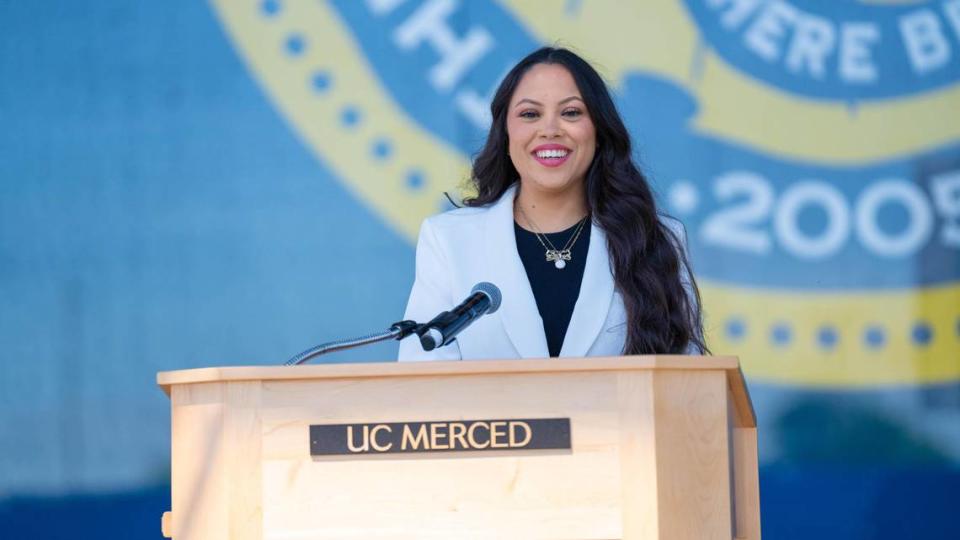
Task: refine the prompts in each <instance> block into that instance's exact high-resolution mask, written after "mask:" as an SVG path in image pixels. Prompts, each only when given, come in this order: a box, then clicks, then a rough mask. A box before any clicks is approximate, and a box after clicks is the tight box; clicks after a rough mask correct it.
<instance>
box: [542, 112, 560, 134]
mask: <svg viewBox="0 0 960 540" xmlns="http://www.w3.org/2000/svg"><path fill="white" fill-rule="evenodd" d="M561 134H562V130H561V129H560V122H559V118H557V117H556V116H555V115H548V116H545V117H544V118H543V125H542V126H541V127H540V135H541V136H542V137H547V138H553V137H559V136H560V135H561Z"/></svg>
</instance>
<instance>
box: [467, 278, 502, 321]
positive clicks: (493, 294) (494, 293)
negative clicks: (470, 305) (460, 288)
mask: <svg viewBox="0 0 960 540" xmlns="http://www.w3.org/2000/svg"><path fill="white" fill-rule="evenodd" d="M478 292H479V293H483V294H485V295H487V298H489V299H490V309H488V310H487V315H489V314H491V313H493V312H495V311H497V310H498V309H500V301H501V300H502V299H503V297H502V296H501V295H500V289H499V288H498V287H497V286H496V285H494V284H493V283H489V282H487V281H481V282H480V283H477V284H476V285H474V286H473V289H472V290H471V291H470V294H471V295H472V294H473V293H478Z"/></svg>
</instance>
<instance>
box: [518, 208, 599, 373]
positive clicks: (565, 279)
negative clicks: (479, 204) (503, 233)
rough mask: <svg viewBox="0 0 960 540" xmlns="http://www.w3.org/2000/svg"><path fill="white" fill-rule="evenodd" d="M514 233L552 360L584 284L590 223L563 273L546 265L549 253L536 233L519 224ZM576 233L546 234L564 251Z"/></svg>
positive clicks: (558, 353)
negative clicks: (541, 320) (564, 247)
mask: <svg viewBox="0 0 960 540" xmlns="http://www.w3.org/2000/svg"><path fill="white" fill-rule="evenodd" d="M513 229H514V233H515V234H516V237H517V252H518V253H519V254H520V260H521V261H523V268H524V270H526V271H527V279H528V280H530V288H531V289H532V290H533V297H534V299H536V301H537V311H539V312H540V318H541V319H543V332H544V334H546V336H547V349H548V350H549V351H550V356H559V355H560V349H561V348H562V347H563V338H564V336H566V335H567V326H569V325H570V317H571V316H573V307H574V306H575V305H576V303H577V298H578V297H579V296H580V283H581V281H583V269H584V268H585V267H586V262H587V248H588V247H589V246H590V221H589V219H588V220H587V223H584V225H583V231H581V232H580V237H579V238H578V239H577V242H576V243H575V244H574V245H573V247H572V248H570V255H571V260H569V261H565V262H566V263H567V265H566V267H564V268H563V269H558V268H557V267H556V266H555V265H554V262H553V261H547V258H546V252H547V250H546V249H544V247H543V245H542V244H541V243H540V241H539V240H537V236H536V235H535V234H534V233H532V232H530V231H528V230H526V229H524V228H523V227H521V226H520V225H518V224H516V223H514V224H513ZM576 229H577V226H576V225H574V226H573V227H570V228H569V229H567V230H565V231H560V232H557V233H550V234H547V235H546V237H547V238H549V239H550V242H551V243H552V244H553V245H554V246H555V247H556V248H557V249H563V246H565V245H566V244H567V242H568V241H569V240H570V238H571V237H572V236H573V233H574V231H575V230H576Z"/></svg>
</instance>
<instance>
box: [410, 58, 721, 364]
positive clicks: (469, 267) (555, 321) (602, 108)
mask: <svg viewBox="0 0 960 540" xmlns="http://www.w3.org/2000/svg"><path fill="white" fill-rule="evenodd" d="M490 108H491V112H492V115H493V122H492V124H491V127H490V133H489V135H488V136H487V141H486V144H485V146H484V148H483V150H482V151H481V152H480V154H479V155H478V156H477V157H476V159H475V160H474V163H473V171H472V182H473V183H474V184H475V185H476V190H477V195H476V196H475V197H473V198H470V199H467V200H465V201H464V202H465V205H466V207H464V208H460V209H457V210H454V211H451V212H447V213H444V214H441V215H439V216H434V217H432V218H430V219H427V220H426V221H425V222H424V223H423V226H422V228H421V230H420V238H419V241H418V243H417V270H416V281H415V283H414V285H413V290H412V291H411V294H410V301H409V303H408V306H407V311H406V315H405V316H404V318H406V319H413V320H417V321H420V322H424V321H427V320H430V319H431V318H432V317H433V316H435V315H436V314H437V313H440V312H441V311H444V310H448V309H450V308H452V307H453V306H455V305H457V304H458V303H459V302H460V301H462V300H463V299H464V298H465V297H466V296H467V295H468V294H469V292H470V289H471V288H472V287H473V285H474V284H476V283H478V282H481V281H489V282H491V283H493V284H495V285H497V286H498V287H499V288H500V290H501V292H502V294H503V303H502V305H501V307H500V309H499V311H497V312H496V313H495V314H492V315H490V316H485V317H482V318H481V319H479V320H477V321H476V322H474V324H473V325H472V326H471V327H469V328H467V329H466V330H464V331H463V332H462V333H461V334H460V335H459V336H458V338H457V341H456V342H454V343H452V344H451V345H448V346H447V347H442V348H439V349H435V350H433V351H431V352H424V351H423V350H422V348H421V347H420V344H419V343H418V342H417V341H416V339H407V340H405V341H403V342H401V346H400V360H401V361H404V360H455V359H461V358H462V359H480V358H543V357H547V356H616V355H620V354H664V353H695V354H699V353H705V352H707V348H706V346H705V344H704V339H703V331H702V322H701V321H702V317H701V313H700V307H699V306H700V302H699V295H698V292H697V287H696V285H695V283H694V281H693V278H692V274H691V273H690V272H689V266H688V263H687V260H686V257H685V254H684V249H683V243H682V229H681V228H680V226H679V223H677V222H675V221H672V220H668V219H664V220H661V219H660V216H659V215H658V213H657V208H656V204H655V202H654V198H653V194H652V193H651V191H650V187H649V186H648V185H647V182H646V179H645V178H644V176H643V174H642V173H641V172H640V171H639V170H638V168H637V166H636V165H635V164H634V163H633V161H632V159H631V148H630V136H629V134H628V133H627V130H626V128H625V127H624V125H623V121H622V120H621V119H620V116H619V114H618V113H617V110H616V107H615V106H614V104H613V101H612V99H611V98H610V94H609V92H608V90H607V88H606V85H605V84H604V83H603V80H602V79H601V77H600V75H599V74H598V73H597V72H596V71H595V70H594V69H593V68H592V67H591V66H590V65H589V64H588V63H587V62H585V61H584V60H583V59H581V58H580V57H579V56H577V55H576V54H574V53H572V52H570V51H568V50H565V49H558V48H550V47H545V48H542V49H539V50H537V51H535V52H533V53H532V54H530V55H529V56H527V57H526V58H524V59H523V60H521V61H520V63H518V64H517V65H516V66H515V67H514V68H513V69H512V70H511V71H510V73H508V74H507V76H506V77H505V78H504V80H503V82H502V83H501V84H500V87H499V88H498V89H497V93H496V95H495V96H494V99H493V103H492V104H491V106H490ZM668 223H671V225H668Z"/></svg>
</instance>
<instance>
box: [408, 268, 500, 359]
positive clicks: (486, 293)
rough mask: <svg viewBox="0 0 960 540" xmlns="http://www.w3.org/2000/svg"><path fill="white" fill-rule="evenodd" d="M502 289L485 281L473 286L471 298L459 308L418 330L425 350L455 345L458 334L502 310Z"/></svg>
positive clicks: (442, 314)
mask: <svg viewBox="0 0 960 540" xmlns="http://www.w3.org/2000/svg"><path fill="white" fill-rule="evenodd" d="M501 298H502V297H501V296H500V289H498V288H497V286H496V285H494V284H493V283H487V282H486V281H483V282H481V283H477V284H476V285H474V286H473V289H472V290H471V291H470V296H468V297H467V299H466V300H464V301H463V302H462V303H461V304H460V305H459V306H457V307H455V308H453V309H451V310H450V311H444V312H443V313H441V314H439V315H437V316H436V317H434V318H433V320H432V321H430V322H428V323H426V324H424V325H422V326H421V327H420V328H419V329H417V335H419V336H420V345H421V346H423V350H425V351H432V350H434V349H436V348H437V347H443V346H445V345H449V344H451V343H453V340H454V339H456V337H457V334H459V333H460V332H461V331H463V329H464V328H466V327H468V326H470V324H472V323H473V321H475V320H477V319H479V318H480V317H482V316H484V315H486V314H488V313H493V312H495V311H497V309H499V308H500V300H501Z"/></svg>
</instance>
